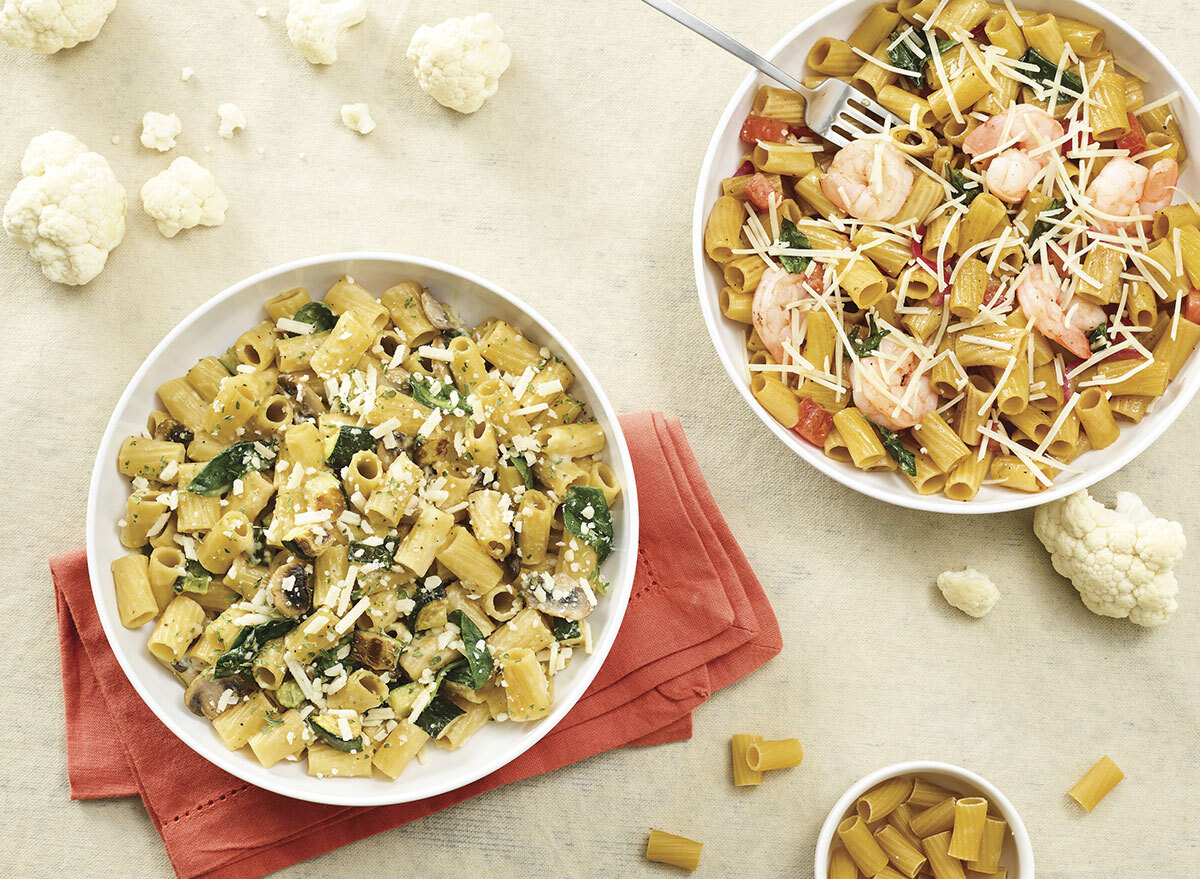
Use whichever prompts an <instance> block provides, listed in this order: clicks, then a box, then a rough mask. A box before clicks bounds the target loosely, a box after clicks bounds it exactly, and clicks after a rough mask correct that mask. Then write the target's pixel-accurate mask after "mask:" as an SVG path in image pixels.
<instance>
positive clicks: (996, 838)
mask: <svg viewBox="0 0 1200 879" xmlns="http://www.w3.org/2000/svg"><path fill="white" fill-rule="evenodd" d="M1007 833H1008V822H1006V821H1004V820H1003V819H1001V818H993V817H991V816H990V815H989V816H988V818H987V820H986V821H985V822H984V825H983V838H982V839H981V840H980V843H979V854H978V855H976V857H975V859H974V860H973V861H970V862H968V863H967V868H968V869H971V870H974V871H975V872H976V873H983V874H985V875H989V874H991V873H994V872H996V869H997V868H998V867H999V866H1000V853H1001V852H1002V851H1003V849H1004V837H1005V835H1006V834H1007Z"/></svg>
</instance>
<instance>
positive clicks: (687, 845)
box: [646, 830, 704, 871]
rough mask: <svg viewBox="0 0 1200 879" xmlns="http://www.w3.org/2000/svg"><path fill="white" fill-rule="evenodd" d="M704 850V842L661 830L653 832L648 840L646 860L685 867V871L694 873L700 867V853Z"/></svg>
mask: <svg viewBox="0 0 1200 879" xmlns="http://www.w3.org/2000/svg"><path fill="white" fill-rule="evenodd" d="M703 850H704V843H702V842H696V840H694V839H688V838H687V837H686V836H676V835H675V834H673V833H663V831H661V830H651V831H650V838H649V839H647V840H646V860H648V861H656V862H657V863H660V864H670V865H671V866H672V867H683V869H685V870H693V871H694V870H695V869H696V868H697V867H699V866H700V853H701V852H702V851H703Z"/></svg>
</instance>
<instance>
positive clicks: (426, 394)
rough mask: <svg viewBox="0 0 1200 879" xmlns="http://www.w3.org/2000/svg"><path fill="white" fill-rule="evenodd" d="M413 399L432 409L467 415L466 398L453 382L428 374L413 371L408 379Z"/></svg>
mask: <svg viewBox="0 0 1200 879" xmlns="http://www.w3.org/2000/svg"><path fill="white" fill-rule="evenodd" d="M408 384H409V389H410V390H411V391H412V396H413V399H414V400H416V401H417V402H418V403H420V404H421V405H422V406H426V407H428V408H430V409H441V410H442V411H443V412H452V413H454V414H455V415H466V414H467V412H468V411H469V410H468V409H467V401H466V398H465V397H463V395H462V394H460V393H459V392H458V388H456V387H454V385H452V384H446V383H443V382H440V381H438V380H437V379H435V378H432V377H430V376H427V375H421V374H420V373H413V374H412V376H411V377H410V378H409V380H408Z"/></svg>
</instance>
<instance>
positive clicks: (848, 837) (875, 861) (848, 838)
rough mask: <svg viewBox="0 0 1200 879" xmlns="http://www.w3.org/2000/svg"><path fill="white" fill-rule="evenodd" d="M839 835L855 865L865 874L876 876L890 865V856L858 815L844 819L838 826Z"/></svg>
mask: <svg viewBox="0 0 1200 879" xmlns="http://www.w3.org/2000/svg"><path fill="white" fill-rule="evenodd" d="M837 835H838V838H839V839H840V840H841V841H842V845H844V846H845V847H846V851H848V852H849V853H850V857H851V858H853V860H854V863H855V865H856V866H857V867H858V869H859V870H861V871H862V872H863V873H864V874H865V875H867V876H876V875H878V873H879V871H880V870H882V869H883V868H884V867H886V866H887V865H888V856H887V855H886V854H884V852H883V849H881V848H880V847H879V843H877V842H876V841H875V837H874V836H872V835H871V830H870V828H869V827H867V822H865V821H863V819H862V818H861V817H859V816H858V815H851V816H850V817H849V818H846V819H845V820H844V821H842V823H841V824H839V825H838V827H837Z"/></svg>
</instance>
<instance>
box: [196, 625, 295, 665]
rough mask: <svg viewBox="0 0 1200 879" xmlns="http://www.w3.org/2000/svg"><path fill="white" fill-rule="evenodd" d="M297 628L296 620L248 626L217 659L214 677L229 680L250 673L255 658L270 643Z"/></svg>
mask: <svg viewBox="0 0 1200 879" xmlns="http://www.w3.org/2000/svg"><path fill="white" fill-rule="evenodd" d="M295 626H296V621H295V620H271V621H270V622H267V623H263V624H262V625H259V626H247V627H246V628H244V629H242V630H241V631H240V632H238V633H237V637H236V638H234V639H233V643H232V644H230V645H229V649H228V650H227V651H225V652H224V653H222V654H221V655H220V656H218V657H217V661H216V663H215V664H214V665H213V675H214V676H215V677H218V678H227V677H229V676H230V675H235V674H240V673H242V672H247V671H249V670H250V666H251V665H253V664H254V658H255V657H256V656H258V652H259V651H260V650H262V649H263V647H264V645H266V643H267V642H268V641H271V640H274V639H275V638H279V637H281V636H283V635H286V634H287V633H288V632H290V631H291V630H292V629H293V628H295Z"/></svg>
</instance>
